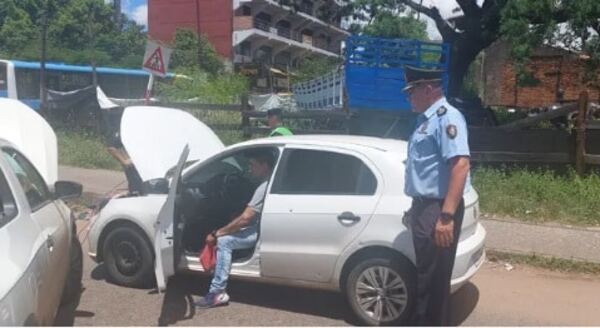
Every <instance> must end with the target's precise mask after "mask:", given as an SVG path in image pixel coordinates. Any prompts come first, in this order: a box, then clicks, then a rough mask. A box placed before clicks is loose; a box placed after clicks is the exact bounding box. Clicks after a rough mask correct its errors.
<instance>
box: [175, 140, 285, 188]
mask: <svg viewBox="0 0 600 328" xmlns="http://www.w3.org/2000/svg"><path fill="white" fill-rule="evenodd" d="M249 151H250V152H251V151H252V150H248V149H244V150H241V151H238V152H235V153H233V154H230V155H227V156H225V157H220V158H216V159H214V160H212V161H211V162H209V163H207V164H206V165H203V166H201V167H200V168H199V169H198V170H196V171H195V172H193V173H192V174H191V175H190V176H189V178H186V183H205V182H207V181H208V180H209V179H211V178H212V177H214V176H216V175H218V174H226V175H228V174H239V175H241V176H243V177H244V178H246V179H248V180H249V181H252V182H254V183H257V182H258V181H256V179H255V178H254V177H252V175H251V174H250V169H249V167H250V159H249V158H248V152H249ZM272 151H273V158H275V159H277V158H278V154H279V152H278V151H277V149H275V148H272Z"/></svg>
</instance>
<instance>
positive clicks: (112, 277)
mask: <svg viewBox="0 0 600 328" xmlns="http://www.w3.org/2000/svg"><path fill="white" fill-rule="evenodd" d="M103 254H104V265H105V266H106V271H107V273H108V280H109V281H111V282H113V283H115V284H118V285H121V286H126V287H137V288H145V287H150V286H152V284H153V282H154V264H153V263H154V255H153V252H152V248H151V247H150V244H149V243H148V242H147V241H146V238H144V235H143V234H142V232H140V231H138V230H136V229H134V228H131V227H117V228H115V229H114V230H112V231H110V232H109V233H108V235H107V236H106V239H105V240H104V245H103Z"/></svg>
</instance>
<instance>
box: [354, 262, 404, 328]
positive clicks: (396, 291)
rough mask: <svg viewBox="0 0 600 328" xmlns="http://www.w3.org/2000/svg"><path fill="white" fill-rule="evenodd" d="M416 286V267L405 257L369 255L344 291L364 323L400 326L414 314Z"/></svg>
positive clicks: (358, 263) (356, 266)
mask: <svg viewBox="0 0 600 328" xmlns="http://www.w3.org/2000/svg"><path fill="white" fill-rule="evenodd" d="M415 287H416V284H415V274H414V270H413V266H412V264H411V263H410V262H409V261H407V260H405V259H404V258H392V257H389V258H365V259H363V260H360V261H358V262H357V263H356V264H355V265H354V266H353V267H352V269H351V271H350V272H349V274H348V278H347V279H346V285H345V286H344V294H345V295H346V299H347V301H348V303H349V305H350V307H351V308H352V311H353V312H354V314H355V315H356V316H357V317H358V318H359V319H360V320H361V321H362V322H363V323H364V324H367V325H371V326H379V325H400V324H403V323H406V321H407V320H408V319H409V318H410V316H411V314H412V309H413V303H414V298H415V295H416V288H415Z"/></svg>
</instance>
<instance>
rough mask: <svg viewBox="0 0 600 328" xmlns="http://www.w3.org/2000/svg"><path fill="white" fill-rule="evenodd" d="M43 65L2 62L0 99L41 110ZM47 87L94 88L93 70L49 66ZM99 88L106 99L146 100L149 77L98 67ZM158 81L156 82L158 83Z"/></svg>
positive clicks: (145, 73) (141, 72) (25, 62)
mask: <svg viewBox="0 0 600 328" xmlns="http://www.w3.org/2000/svg"><path fill="white" fill-rule="evenodd" d="M40 66H41V65H40V63H39V62H27V61H18V60H2V59H0V97H4V98H12V99H19V100H21V101H22V102H24V103H26V104H27V105H29V106H30V107H32V108H34V109H36V110H38V109H39V108H40ZM45 72H46V81H47V88H48V89H50V90H54V91H73V90H77V89H81V88H84V87H87V86H90V85H92V67H91V66H79V65H67V64H64V63H52V62H49V63H47V64H46V71H45ZM96 73H97V77H98V85H99V86H100V88H101V89H102V90H103V91H104V93H105V94H106V96H107V97H110V98H118V99H144V96H145V94H146V89H147V87H148V82H149V78H150V74H149V73H148V72H146V71H144V70H141V69H123V68H111V67H96ZM157 80H158V79H156V80H155V81H157Z"/></svg>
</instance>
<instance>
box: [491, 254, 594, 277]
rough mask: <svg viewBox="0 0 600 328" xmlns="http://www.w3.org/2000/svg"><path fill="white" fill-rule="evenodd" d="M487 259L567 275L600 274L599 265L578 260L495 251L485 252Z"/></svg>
mask: <svg viewBox="0 0 600 328" xmlns="http://www.w3.org/2000/svg"><path fill="white" fill-rule="evenodd" d="M486 253H487V258H488V260H489V261H490V262H507V263H510V264H524V265H530V266H533V267H538V268H542V269H547V270H551V271H560V272H568V273H586V274H594V275H597V274H600V264H599V263H591V262H584V261H578V260H568V259H559V258H555V257H547V256H540V255H523V254H513V253H504V252H497V251H489V250H488V251H487V252H486Z"/></svg>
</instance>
